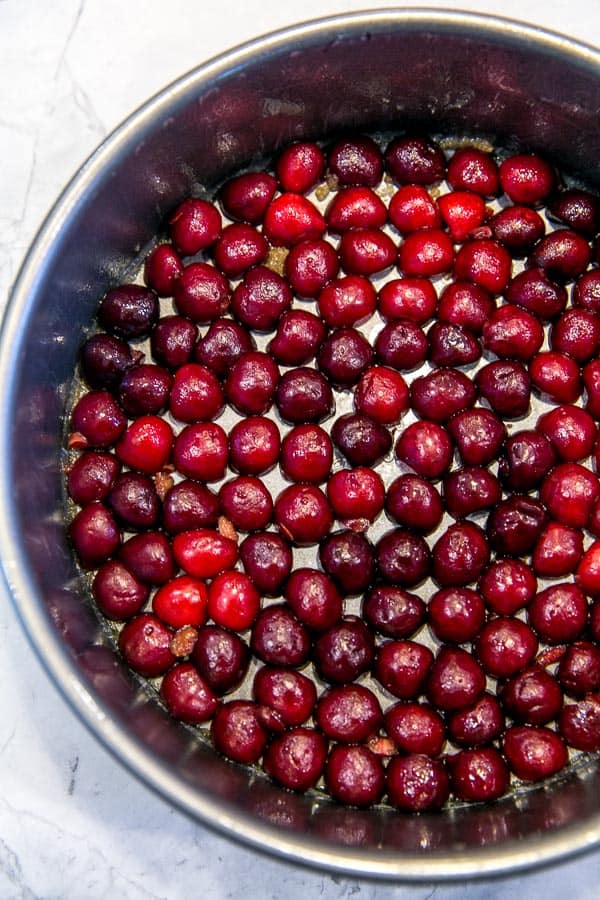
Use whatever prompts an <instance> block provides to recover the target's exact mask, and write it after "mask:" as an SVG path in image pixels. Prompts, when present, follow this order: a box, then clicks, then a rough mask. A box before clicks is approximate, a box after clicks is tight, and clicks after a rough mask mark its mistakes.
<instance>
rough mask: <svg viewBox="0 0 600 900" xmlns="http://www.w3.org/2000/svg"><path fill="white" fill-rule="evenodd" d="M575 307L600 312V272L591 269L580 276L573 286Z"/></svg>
mask: <svg viewBox="0 0 600 900" xmlns="http://www.w3.org/2000/svg"><path fill="white" fill-rule="evenodd" d="M573 306H579V307H581V308H582V309H587V310H588V311H589V312H595V313H598V312H600V272H599V271H598V269H590V270H588V271H587V272H584V273H583V274H582V275H580V276H579V277H578V278H577V280H576V282H575V284H574V286H573Z"/></svg>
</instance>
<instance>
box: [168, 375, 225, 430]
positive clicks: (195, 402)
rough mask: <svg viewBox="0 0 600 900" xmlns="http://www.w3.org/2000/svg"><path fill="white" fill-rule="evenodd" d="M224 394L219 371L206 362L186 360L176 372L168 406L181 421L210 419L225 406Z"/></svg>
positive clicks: (189, 421)
mask: <svg viewBox="0 0 600 900" xmlns="http://www.w3.org/2000/svg"><path fill="white" fill-rule="evenodd" d="M223 403H224V396H223V391H222V389H221V385H220V384H219V382H218V380H217V377H216V375H214V374H213V373H212V372H211V370H210V369H208V368H206V366H201V365H198V363H187V364H186V365H183V366H181V367H180V368H178V369H177V371H176V372H175V376H174V378H173V385H172V387H171V395H170V399H169V409H170V411H171V415H172V416H173V417H174V418H175V419H178V420H179V421H180V422H188V423H191V422H210V421H211V420H212V419H215V418H216V417H217V416H218V415H219V413H220V412H221V410H222V409H223Z"/></svg>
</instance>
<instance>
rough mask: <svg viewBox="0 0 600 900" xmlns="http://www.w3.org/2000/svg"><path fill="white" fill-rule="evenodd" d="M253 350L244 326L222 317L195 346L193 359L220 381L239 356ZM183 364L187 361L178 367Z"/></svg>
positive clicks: (254, 345)
mask: <svg viewBox="0 0 600 900" xmlns="http://www.w3.org/2000/svg"><path fill="white" fill-rule="evenodd" d="M159 325H160V323H159ZM255 348H256V344H255V341H254V338H253V337H252V336H251V335H250V333H249V332H248V331H247V330H246V329H245V328H244V326H243V325H240V324H239V322H235V321H234V320H233V319H228V318H226V317H224V318H218V319H214V321H212V322H211V323H210V326H209V328H208V331H207V332H206V334H205V335H204V337H203V338H201V340H199V341H198V343H197V345H196V349H195V351H194V358H195V360H196V362H199V363H201V364H202V365H203V366H206V367H207V368H208V369H210V370H211V372H214V373H215V375H216V376H217V378H221V379H222V378H225V377H226V376H227V375H229V371H230V369H231V367H232V366H233V364H234V363H236V362H237V361H238V359H240V357H241V356H243V355H244V354H245V353H248V352H250V351H251V350H254V349H255ZM184 362H187V360H181V362H180V363H178V365H182V364H183V363H184Z"/></svg>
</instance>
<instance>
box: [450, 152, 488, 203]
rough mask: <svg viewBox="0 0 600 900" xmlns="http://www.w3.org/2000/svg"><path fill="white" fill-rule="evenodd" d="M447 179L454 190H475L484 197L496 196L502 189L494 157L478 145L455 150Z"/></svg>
mask: <svg viewBox="0 0 600 900" xmlns="http://www.w3.org/2000/svg"><path fill="white" fill-rule="evenodd" d="M446 180H447V181H448V184H449V185H450V186H451V187H452V188H454V190H457V191H460V190H465V191H474V192H475V193H476V194H481V196H482V197H495V196H496V195H497V194H498V193H499V189H500V184H499V178H498V166H497V165H496V162H495V160H494V158H493V157H492V155H491V154H490V153H487V152H485V151H483V150H479V149H478V148H477V147H459V148H458V149H457V150H455V152H454V153H453V155H452V156H451V158H450V160H449V162H448V172H447V175H446Z"/></svg>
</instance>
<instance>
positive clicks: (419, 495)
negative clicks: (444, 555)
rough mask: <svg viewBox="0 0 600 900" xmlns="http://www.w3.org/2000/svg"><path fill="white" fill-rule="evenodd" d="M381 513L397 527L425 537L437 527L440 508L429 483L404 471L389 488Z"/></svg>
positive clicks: (437, 494) (435, 494)
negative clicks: (395, 523) (384, 513)
mask: <svg viewBox="0 0 600 900" xmlns="http://www.w3.org/2000/svg"><path fill="white" fill-rule="evenodd" d="M385 510H386V512H387V514H388V516H389V517H390V519H392V521H394V522H397V523H398V525H403V526H405V527H406V528H411V529H412V530H413V531H418V532H421V533H422V534H429V532H431V531H434V529H435V528H437V526H438V525H439V524H440V522H441V520H442V515H443V512H444V507H443V504H442V498H441V497H440V495H439V492H438V491H437V490H436V488H435V487H434V486H433V485H432V484H431V482H429V481H427V480H426V479H425V478H422V477H421V476H420V475H412V474H410V473H408V472H407V473H406V474H405V475H399V476H398V478H396V479H395V480H394V481H393V482H392V483H391V484H390V485H389V487H388V490H387V495H386V498H385Z"/></svg>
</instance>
